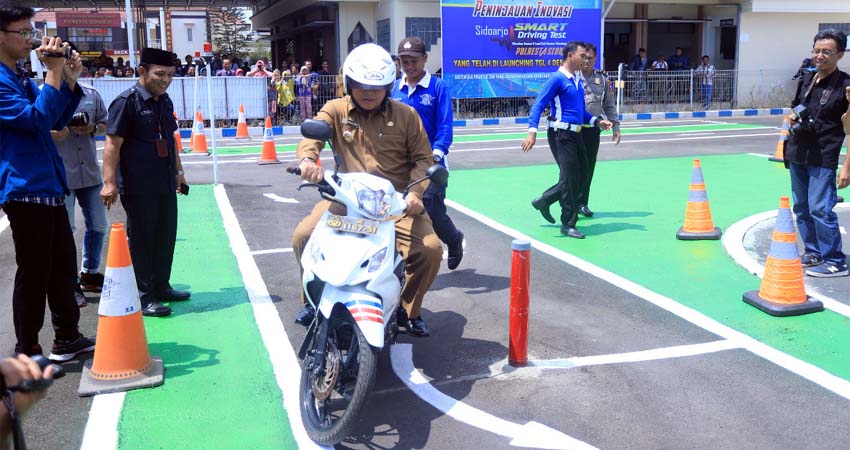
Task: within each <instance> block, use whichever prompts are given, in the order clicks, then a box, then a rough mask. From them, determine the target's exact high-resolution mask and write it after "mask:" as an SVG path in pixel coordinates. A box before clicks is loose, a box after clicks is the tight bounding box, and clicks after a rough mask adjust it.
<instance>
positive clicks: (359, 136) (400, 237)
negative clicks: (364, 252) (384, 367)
mask: <svg viewBox="0 0 850 450" xmlns="http://www.w3.org/2000/svg"><path fill="white" fill-rule="evenodd" d="M395 70H396V69H395V64H394V63H393V61H392V58H391V57H390V55H389V53H387V51H386V50H384V49H383V48H381V47H380V46H378V45H375V44H364V45H361V46H359V47H357V48H355V49H354V50H352V51H351V53H349V55H348V57H347V58H346V59H345V63H344V64H343V76H344V85H345V91H346V93H347V94H348V95H346V96H345V97H343V98H339V99H335V100H331V101H329V102H328V103H326V104H325V106H324V107H323V108H322V110H321V111H319V113H318V114H316V119H318V120H322V121H325V122H327V123H328V124H329V125H330V127H331V129H332V137H331V142H332V145H333V146H334V149H336V152H337V158H338V164H339V167H338V169H339V172H341V173H348V172H367V173H370V174H373V175H377V176H380V177H382V178H385V179H387V180H389V181H390V182H391V183H392V184H393V186H394V187H395V189H396V190H398V191H399V192H401V191H404V190H405V189H406V188H407V186H408V185H409V184H410V183H411V182H412V181H415V180H418V179H420V178H422V177H424V176H425V173H426V170H427V169H428V167H429V166H430V165H431V164H432V156H431V146H430V144H429V142H428V136H427V134H426V133H425V130H424V129H423V128H422V122H421V120H420V119H419V116H418V115H417V114H416V112H414V111H413V110H412V109H411V108H410V107H408V106H406V105H404V104H402V103H399V102H396V101H394V100H391V99H390V98H389V96H388V94H389V92H390V91H391V90H392V88H393V83H394V82H395ZM323 146H324V142H321V141H318V140H315V139H306V138H305V139H303V140H302V141H301V142H300V143H299V144H298V159H299V161H300V162H299V168H300V169H301V178H302V179H304V180H306V181H308V182H311V183H318V182H319V181H321V180H322V179H323V178H324V172H323V171H322V168H321V167H320V166H318V165H317V164H316V161H317V160H318V157H319V151H320V150H321V149H322V147H323ZM426 187H427V184H419V185H416V186H414V187H412V188H411V189H410V191H409V193H408V195H407V198H406V200H407V212H406V214H405V216H403V217H402V218H400V219H399V220H398V221H397V222H396V225H395V228H396V245H397V248H398V251H399V252H401V254H402V256H403V257H404V259H405V261H406V265H405V273H406V278H405V284H404V287H403V288H402V293H401V300H402V304H403V308H402V309H400V310H399V314H398V325H399V327H400V328H404V329H405V330H406V331H407V333H408V334H410V335H412V336H417V337H422V336H428V334H429V332H428V327H427V325H426V324H425V322H424V321H423V320H422V316H421V313H420V311H421V306H422V300H423V298H424V297H425V292H427V291H428V289H430V287H431V283H432V282H433V281H434V278H435V277H436V276H437V272H438V270H439V265H440V260H441V258H442V247H441V244H440V240H439V238H438V237H437V235H436V234H435V233H434V229H433V227H432V225H431V220H430V219H429V218H428V215H427V214H423V212H424V211H425V207H424V205H423V203H422V196H423V193H424V191H425V189H426ZM329 207H330V202H328V201H321V202H319V203H318V204H316V206H315V207H314V208H313V211H312V212H311V213H310V214H309V215H308V216H307V217H305V218H304V219H303V220H302V221H301V222H300V223H299V224H298V226H297V227H296V229H295V232H294V233H293V235H292V248H293V250H294V253H295V258H296V261H298V266H299V268H300V267H301V253H302V252H303V250H304V246H305V244H306V242H307V240H308V239H309V237H310V234H312V232H313V229H314V228H315V226H316V223H317V222H318V221H319V219H320V218H321V217H322V214H323V213H324V212H325V211H326V210H327V209H328V208H329ZM302 302H304V303H305V307H304V309H303V310H302V311H301V312H300V313H299V314H298V317H297V318H296V319H295V322H296V323H298V324H301V325H305V326H307V325H309V324H310V322H312V320H313V317H314V316H315V310H314V309H313V307H312V306H310V305H309V304H307V303H306V301H305V298H304V296H303V293H302Z"/></svg>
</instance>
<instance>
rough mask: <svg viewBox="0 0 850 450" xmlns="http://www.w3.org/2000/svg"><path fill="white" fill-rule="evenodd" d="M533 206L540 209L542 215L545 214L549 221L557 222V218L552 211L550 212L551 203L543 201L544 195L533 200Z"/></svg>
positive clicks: (544, 216)
mask: <svg viewBox="0 0 850 450" xmlns="http://www.w3.org/2000/svg"><path fill="white" fill-rule="evenodd" d="M531 206H532V207H533V208H534V209H536V210H538V211H540V215H541V216H543V218H544V219H546V221H547V222H549V223H555V218H554V217H552V213H550V212H549V205H547V204H546V202H545V201H543V197H537V198H535V199H534V200H532V201H531Z"/></svg>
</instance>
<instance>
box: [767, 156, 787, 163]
mask: <svg viewBox="0 0 850 450" xmlns="http://www.w3.org/2000/svg"><path fill="white" fill-rule="evenodd" d="M767 159H768V161H773V162H785V160H784V159H782V158H777V157H775V156H771V157H770V158H767Z"/></svg>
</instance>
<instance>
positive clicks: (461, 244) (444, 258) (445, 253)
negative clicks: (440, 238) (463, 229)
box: [443, 238, 466, 261]
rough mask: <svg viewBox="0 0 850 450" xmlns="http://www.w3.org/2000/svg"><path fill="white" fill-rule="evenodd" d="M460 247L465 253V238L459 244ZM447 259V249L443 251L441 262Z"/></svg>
mask: <svg viewBox="0 0 850 450" xmlns="http://www.w3.org/2000/svg"><path fill="white" fill-rule="evenodd" d="M460 246H461V247H463V250H464V251H466V238H464V239H463V242H461V243H460ZM447 259H449V249H447V248H446V249H443V260H444V261H445V260H447Z"/></svg>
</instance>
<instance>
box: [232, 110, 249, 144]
mask: <svg viewBox="0 0 850 450" xmlns="http://www.w3.org/2000/svg"><path fill="white" fill-rule="evenodd" d="M250 138H251V137H250V136H248V122H246V121H245V106H244V105H242V104H241V103H240V104H239V120H238V121H237V122H236V139H250Z"/></svg>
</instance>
